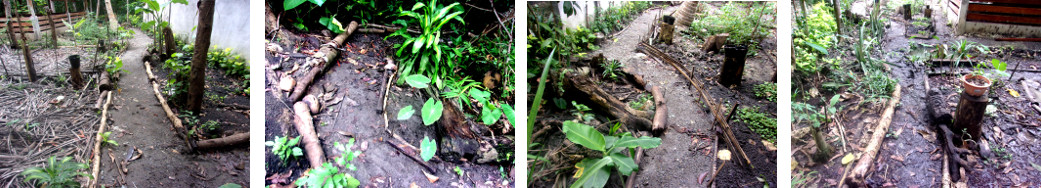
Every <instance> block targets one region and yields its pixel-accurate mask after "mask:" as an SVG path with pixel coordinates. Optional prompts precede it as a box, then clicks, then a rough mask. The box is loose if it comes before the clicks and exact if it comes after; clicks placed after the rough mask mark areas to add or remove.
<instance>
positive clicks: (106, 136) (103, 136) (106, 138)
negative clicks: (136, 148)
mask: <svg viewBox="0 0 1041 188" xmlns="http://www.w3.org/2000/svg"><path fill="white" fill-rule="evenodd" d="M110 135H112V132H104V133H101V143H106V144H111V145H112V146H119V143H116V141H115V140H112V139H110V137H109V136H110Z"/></svg>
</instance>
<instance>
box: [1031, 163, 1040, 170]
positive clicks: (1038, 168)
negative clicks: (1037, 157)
mask: <svg viewBox="0 0 1041 188" xmlns="http://www.w3.org/2000/svg"><path fill="white" fill-rule="evenodd" d="M1030 166H1032V167H1034V170H1037V171H1039V172H1041V165H1037V164H1034V163H1033V162H1031V163H1030Z"/></svg>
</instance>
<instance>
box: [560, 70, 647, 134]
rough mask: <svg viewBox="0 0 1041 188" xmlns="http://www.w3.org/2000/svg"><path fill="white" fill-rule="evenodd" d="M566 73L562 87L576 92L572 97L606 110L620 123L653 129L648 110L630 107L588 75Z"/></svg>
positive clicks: (643, 128)
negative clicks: (600, 86) (601, 87)
mask: <svg viewBox="0 0 1041 188" xmlns="http://www.w3.org/2000/svg"><path fill="white" fill-rule="evenodd" d="M567 74H568V75H567V76H565V78H564V88H565V90H568V91H567V93H574V94H576V95H574V97H573V98H576V99H583V100H589V103H590V104H587V105H589V107H590V108H592V109H594V110H599V111H602V112H606V113H607V114H609V115H610V116H612V117H614V118H615V119H618V120H619V122H622V124H625V125H635V126H637V128H639V129H640V130H652V129H653V127H654V126H653V125H652V123H651V120H650V118H653V115H652V114H651V113H650V112H646V111H638V110H636V109H632V108H631V107H629V105H627V104H625V103H623V102H622V101H620V100H618V99H616V98H615V97H614V96H611V94H609V93H607V92H606V91H604V90H603V89H600V88H599V87H597V85H598V84H596V83H594V82H593V80H592V79H590V78H589V77H588V76H584V75H581V74H579V73H578V72H577V71H571V72H568V73H567Z"/></svg>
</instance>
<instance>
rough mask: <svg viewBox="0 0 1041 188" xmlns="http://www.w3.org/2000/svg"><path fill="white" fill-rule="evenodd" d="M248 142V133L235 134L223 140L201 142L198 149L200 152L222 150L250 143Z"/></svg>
mask: <svg viewBox="0 0 1041 188" xmlns="http://www.w3.org/2000/svg"><path fill="white" fill-rule="evenodd" d="M248 142H249V133H248V132H246V133H235V134H233V135H231V136H226V137H221V138H214V139H207V140H200V141H199V146H198V147H197V149H199V150H208V149H215V148H220V147H226V146H232V145H238V144H242V143H248Z"/></svg>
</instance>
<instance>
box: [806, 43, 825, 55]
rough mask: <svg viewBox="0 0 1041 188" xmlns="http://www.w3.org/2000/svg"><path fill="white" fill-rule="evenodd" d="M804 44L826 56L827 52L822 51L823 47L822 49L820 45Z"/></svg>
mask: <svg viewBox="0 0 1041 188" xmlns="http://www.w3.org/2000/svg"><path fill="white" fill-rule="evenodd" d="M804 44H806V45H807V46H810V47H813V49H815V50H817V51H818V52H820V53H821V54H823V55H828V50H827V49H824V47H822V46H820V45H817V44H814V43H813V42H808V41H807V42H805V43H804Z"/></svg>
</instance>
